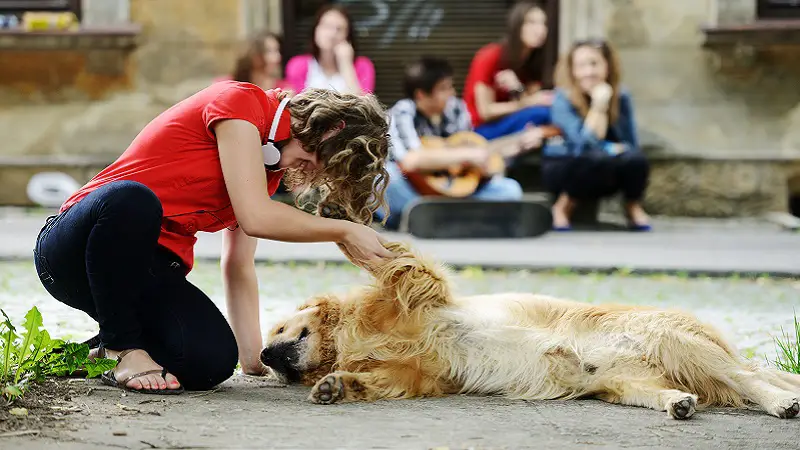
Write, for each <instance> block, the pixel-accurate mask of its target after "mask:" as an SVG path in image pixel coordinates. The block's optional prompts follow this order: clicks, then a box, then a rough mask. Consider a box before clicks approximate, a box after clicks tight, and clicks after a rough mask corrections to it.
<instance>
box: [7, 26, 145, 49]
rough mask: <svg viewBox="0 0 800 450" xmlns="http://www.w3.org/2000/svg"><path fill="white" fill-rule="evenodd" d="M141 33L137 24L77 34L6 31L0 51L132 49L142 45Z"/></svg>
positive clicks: (70, 32)
mask: <svg viewBox="0 0 800 450" xmlns="http://www.w3.org/2000/svg"><path fill="white" fill-rule="evenodd" d="M141 32H142V27H141V25H139V24H134V23H131V24H129V25H126V26H115V27H108V28H101V27H92V28H82V29H78V30H74V31H69V30H64V31H59V30H47V31H23V30H18V29H11V30H8V29H3V30H0V50H38V49H43V50H54V49H69V50H75V49H87V50H98V49H120V50H130V49H133V48H134V47H136V46H137V45H138V39H139V36H140V35H141Z"/></svg>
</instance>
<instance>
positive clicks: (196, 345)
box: [174, 318, 239, 391]
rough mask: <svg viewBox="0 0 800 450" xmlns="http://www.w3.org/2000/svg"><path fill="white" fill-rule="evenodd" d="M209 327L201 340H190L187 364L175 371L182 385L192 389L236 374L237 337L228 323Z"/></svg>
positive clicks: (206, 386) (218, 382)
mask: <svg viewBox="0 0 800 450" xmlns="http://www.w3.org/2000/svg"><path fill="white" fill-rule="evenodd" d="M223 320H224V318H223ZM211 328H212V327H209V328H207V329H206V332H205V333H204V336H203V339H202V341H195V342H189V343H188V345H190V346H191V349H187V350H186V351H185V353H184V361H183V362H184V364H182V365H181V366H182V367H181V370H179V371H178V373H174V375H175V376H176V377H178V380H179V381H180V382H181V383H182V384H183V386H184V387H185V388H186V389H188V390H192V391H204V390H208V389H212V388H214V387H215V386H217V385H219V384H220V383H222V382H223V381H225V380H227V379H228V378H230V377H231V376H232V375H233V372H234V371H235V370H236V364H237V363H238V361H239V348H238V346H237V345H236V338H235V337H234V335H233V331H232V330H231V328H230V326H228V324H227V322H225V326H224V327H222V326H215V327H213V329H211Z"/></svg>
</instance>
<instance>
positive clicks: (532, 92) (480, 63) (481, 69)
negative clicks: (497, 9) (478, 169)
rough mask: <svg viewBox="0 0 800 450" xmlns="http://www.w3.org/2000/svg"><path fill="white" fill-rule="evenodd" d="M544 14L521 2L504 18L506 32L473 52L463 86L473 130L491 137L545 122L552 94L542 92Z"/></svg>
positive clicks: (545, 32) (538, 128)
mask: <svg viewBox="0 0 800 450" xmlns="http://www.w3.org/2000/svg"><path fill="white" fill-rule="evenodd" d="M546 39H547V16H546V15H545V12H544V10H543V9H542V8H541V7H540V6H538V5H536V4H535V3H532V2H527V1H525V2H520V3H518V4H517V5H515V6H514V8H512V10H511V12H510V13H509V18H508V34H507V36H506V38H505V39H504V40H503V42H501V43H491V44H488V45H486V46H484V47H483V48H481V49H480V50H478V52H477V53H476V54H475V57H474V58H473V60H472V63H471V65H470V69H469V73H468V75H467V79H466V82H465V85H464V101H465V102H466V103H467V106H468V108H469V112H470V114H471V116H472V125H473V126H474V127H475V131H476V132H477V133H478V134H480V135H481V136H483V137H485V138H486V139H496V138H499V137H503V136H508V135H511V134H514V133H518V132H520V131H523V130H525V129H526V128H534V129H537V130H539V131H540V132H541V134H540V138H541V137H542V136H543V135H544V133H545V130H544V129H542V128H540V127H539V126H541V125H547V124H549V123H550V108H549V106H550V103H551V102H552V91H546V90H543V89H542V84H541V82H542V80H543V78H544V70H545V69H544V63H545V60H544V51H543V48H542V46H543V45H544V43H545V40H546Z"/></svg>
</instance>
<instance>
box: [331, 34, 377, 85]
mask: <svg viewBox="0 0 800 450" xmlns="http://www.w3.org/2000/svg"><path fill="white" fill-rule="evenodd" d="M333 51H334V54H335V55H336V66H337V68H338V69H339V74H341V75H342V78H344V82H345V84H347V91H348V92H349V93H351V94H355V95H361V94H364V93H365V92H367V91H368V90H367V88H366V87H365V86H364V85H363V84H361V78H362V77H364V76H367V75H368V74H364V73H359V71H363V70H365V69H364V64H363V58H357V59H356V58H355V54H354V51H353V46H352V45H350V43H349V42H340V43H339V44H338V45H336V47H334V49H333ZM369 66H370V67H369V68H367V70H370V69H371V70H372V77H371V78H372V81H371V83H372V84H373V86H371V87H373V88H374V84H375V73H374V68H372V63H369ZM369 90H370V91H371V90H372V89H369Z"/></svg>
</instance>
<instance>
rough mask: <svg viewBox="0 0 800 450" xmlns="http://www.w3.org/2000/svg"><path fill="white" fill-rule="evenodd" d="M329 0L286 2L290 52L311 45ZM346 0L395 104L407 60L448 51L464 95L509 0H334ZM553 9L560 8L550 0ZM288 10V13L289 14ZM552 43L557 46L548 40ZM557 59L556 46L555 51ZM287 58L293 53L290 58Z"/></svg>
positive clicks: (381, 89)
mask: <svg viewBox="0 0 800 450" xmlns="http://www.w3.org/2000/svg"><path fill="white" fill-rule="evenodd" d="M323 3H326V2H324V1H319V0H317V1H314V0H295V1H293V2H285V3H284V5H285V6H284V8H287V7H288V8H291V11H284V18H285V27H284V30H285V34H286V46H287V55H296V54H300V53H304V52H307V51H308V50H309V47H308V43H309V40H310V36H311V30H310V28H311V26H312V25H313V21H314V13H315V12H316V9H317V8H318V7H319V6H320V5H321V4H323ZM333 3H338V4H344V5H345V6H346V7H347V8H348V10H349V11H350V14H351V15H352V17H353V21H354V22H355V28H356V31H357V33H356V36H357V40H358V42H357V44H358V52H359V54H360V55H364V56H367V57H369V58H370V59H371V60H372V62H373V63H374V64H375V73H376V86H375V90H376V94H377V95H378V97H379V98H380V100H381V102H383V103H385V104H386V105H388V106H391V105H392V104H393V103H394V102H396V101H397V100H399V99H401V98H402V97H403V92H402V91H403V69H404V66H405V64H407V63H409V62H411V61H414V60H416V59H417V58H419V57H420V56H422V55H433V56H440V57H445V58H447V59H448V61H449V62H450V64H451V65H452V66H453V70H454V72H455V77H454V78H455V80H454V82H455V86H456V90H457V91H458V93H459V95H461V91H462V89H463V87H464V79H465V78H466V75H467V71H468V70H469V64H470V62H471V61H472V57H473V56H474V54H475V52H476V51H477V50H478V49H480V48H481V47H482V46H484V45H486V44H487V43H489V42H494V41H497V40H498V39H500V38H501V37H502V36H503V34H504V31H505V26H506V14H507V11H508V8H509V6H510V5H512V4H513V3H514V2H513V1H508V0H338V1H337V0H334V1H333ZM549 3H550V5H547V6H548V10H549V11H553V12H557V2H556V1H552V0H551V1H550V2H549ZM553 12H550V14H549V16H550V17H549V21H550V22H551V23H553V24H551V25H550V33H549V34H550V36H551V39H549V40H550V41H555V39H552V37H556V36H558V29H557V25H555V24H557V23H558V22H557V17H555V16H556V14H553ZM287 13H288V14H287ZM547 47H548V49H550V48H552V49H557V48H558V46H557V43H556V42H548V44H547ZM551 53H552V55H551V58H550V59H552V60H553V61H554V60H555V51H551ZM286 59H288V58H286Z"/></svg>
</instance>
